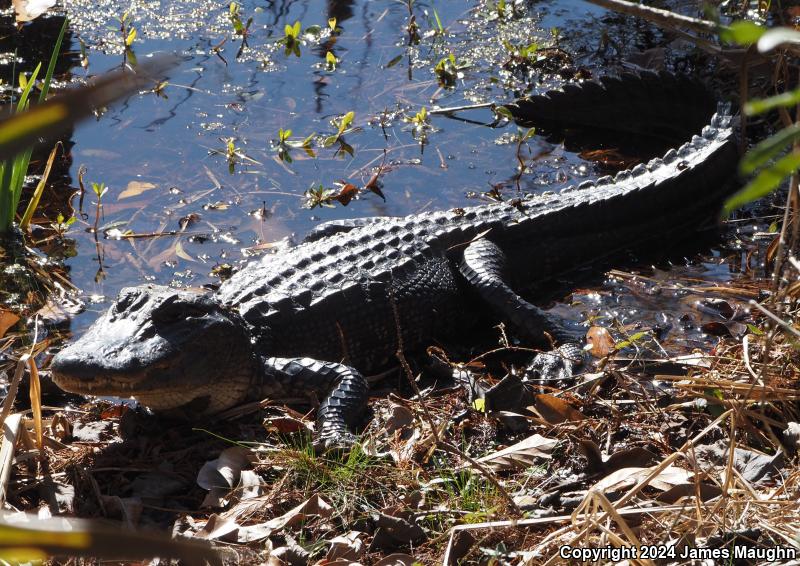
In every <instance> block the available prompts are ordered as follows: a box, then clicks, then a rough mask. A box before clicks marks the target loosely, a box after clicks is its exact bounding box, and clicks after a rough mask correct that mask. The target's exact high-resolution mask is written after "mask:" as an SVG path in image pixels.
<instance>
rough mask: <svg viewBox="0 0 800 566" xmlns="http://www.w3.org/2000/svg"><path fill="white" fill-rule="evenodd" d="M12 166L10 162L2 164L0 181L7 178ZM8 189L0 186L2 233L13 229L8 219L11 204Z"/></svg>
mask: <svg viewBox="0 0 800 566" xmlns="http://www.w3.org/2000/svg"><path fill="white" fill-rule="evenodd" d="M10 166H11V164H10V162H8V161H2V162H0V180H1V179H3V177H5V171H6V168H7V167H10ZM6 190H7V187H6V186H5V185H2V184H0V233H5V232H7V231H8V229H9V228H10V227H11V224H10V223H9V222H8V221H7V219H8V216H9V214H8V207H9V204H10V203H11V196H10V195H7V194H6Z"/></svg>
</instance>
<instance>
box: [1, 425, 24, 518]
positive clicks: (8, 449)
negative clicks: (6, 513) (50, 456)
mask: <svg viewBox="0 0 800 566" xmlns="http://www.w3.org/2000/svg"><path fill="white" fill-rule="evenodd" d="M21 422H22V414H21V413H14V414H13V415H11V416H10V417H7V418H6V419H5V420H4V421H3V446H2V447H1V448H0V507H2V506H3V505H4V504H5V502H6V494H7V493H8V479H9V478H10V477H11V462H12V461H13V459H14V448H15V447H16V445H17V437H18V436H19V430H20V423H21Z"/></svg>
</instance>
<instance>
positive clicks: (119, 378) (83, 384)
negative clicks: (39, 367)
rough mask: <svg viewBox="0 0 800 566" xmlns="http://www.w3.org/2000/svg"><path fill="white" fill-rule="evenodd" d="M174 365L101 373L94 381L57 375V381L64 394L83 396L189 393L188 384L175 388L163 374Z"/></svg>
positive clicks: (92, 378) (92, 379) (177, 385)
mask: <svg viewBox="0 0 800 566" xmlns="http://www.w3.org/2000/svg"><path fill="white" fill-rule="evenodd" d="M173 365H174V364H173V363H169V362H162V363H160V364H157V365H153V366H148V367H147V368H144V369H143V370H141V371H139V372H136V373H133V372H131V373H125V374H122V373H119V372H108V373H98V374H96V375H93V376H92V377H91V378H90V379H87V378H85V377H83V378H82V377H77V376H75V375H67V374H62V373H57V372H54V373H53V381H55V383H56V385H58V386H59V387H60V388H61V389H63V390H64V391H69V392H70V393H77V394H80V395H95V396H97V395H109V396H118V397H122V396H134V394H137V393H142V392H150V391H159V392H161V391H163V392H167V391H186V384H180V383H176V384H175V385H171V384H170V380H169V379H167V378H165V377H164V376H163V374H161V372H162V370H165V369H167V368H170V367H172V366H173Z"/></svg>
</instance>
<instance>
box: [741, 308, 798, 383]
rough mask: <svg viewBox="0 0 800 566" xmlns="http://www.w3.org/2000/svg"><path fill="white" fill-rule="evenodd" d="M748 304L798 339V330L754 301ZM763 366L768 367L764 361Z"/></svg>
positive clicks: (762, 376)
mask: <svg viewBox="0 0 800 566" xmlns="http://www.w3.org/2000/svg"><path fill="white" fill-rule="evenodd" d="M749 304H750V306H751V307H755V308H757V309H758V310H760V311H761V312H762V313H764V314H765V315H766V316H767V317H768V318H769V319H770V320H772V321H773V322H774V323H775V324H777V325H778V326H780V327H781V328H783V329H784V330H786V331H787V332H790V333H791V334H794V335H795V336H797V337H798V338H800V330H797V329H796V328H795V327H794V326H792V325H791V324H789V323H788V322H786V321H785V320H783V319H781V318H780V317H779V316H778V315H776V314H774V313H772V312H770V311H769V310H767V308H766V307H763V306H761V304H759V303H758V302H756V301H753V300H752V299H751V300H750V301H749ZM766 353H767V352H766V350H765V351H764V353H763V354H762V355H766ZM765 365H768V364H767V360H766V359H765V360H763V361H762V366H765ZM761 379H762V380H763V379H764V372H763V368H762V373H761Z"/></svg>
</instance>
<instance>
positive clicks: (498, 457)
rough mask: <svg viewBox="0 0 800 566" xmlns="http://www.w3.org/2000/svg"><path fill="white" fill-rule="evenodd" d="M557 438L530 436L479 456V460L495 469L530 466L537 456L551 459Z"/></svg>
mask: <svg viewBox="0 0 800 566" xmlns="http://www.w3.org/2000/svg"><path fill="white" fill-rule="evenodd" d="M557 443H558V441H557V440H553V439H552V438H545V437H544V436H541V435H539V434H534V435H533V436H529V437H528V438H526V439H525V440H521V441H519V442H517V443H516V444H512V445H511V446H509V447H508V448H503V449H502V450H498V451H497V452H493V453H492V454H488V455H486V456H483V457H482V458H478V462H481V463H482V464H488V465H489V467H491V468H492V469H493V470H496V471H497V470H505V469H511V468H528V467H530V466H532V465H533V464H534V462H535V461H536V459H537V458H544V459H549V458H550V453H551V452H552V451H553V448H555V446H556V444H557Z"/></svg>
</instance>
